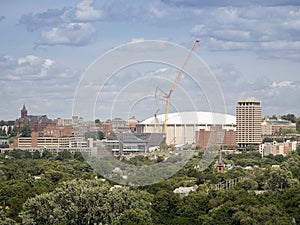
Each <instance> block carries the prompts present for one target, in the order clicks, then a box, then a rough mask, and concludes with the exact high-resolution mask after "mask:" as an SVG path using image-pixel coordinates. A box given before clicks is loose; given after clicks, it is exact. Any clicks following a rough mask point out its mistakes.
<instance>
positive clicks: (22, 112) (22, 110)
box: [21, 104, 27, 118]
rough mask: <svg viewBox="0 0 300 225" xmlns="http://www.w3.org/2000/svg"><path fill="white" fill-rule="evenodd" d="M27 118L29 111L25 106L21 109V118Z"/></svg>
mask: <svg viewBox="0 0 300 225" xmlns="http://www.w3.org/2000/svg"><path fill="white" fill-rule="evenodd" d="M25 116H27V109H26V107H25V104H24V105H23V108H22V109H21V118H24V117H25Z"/></svg>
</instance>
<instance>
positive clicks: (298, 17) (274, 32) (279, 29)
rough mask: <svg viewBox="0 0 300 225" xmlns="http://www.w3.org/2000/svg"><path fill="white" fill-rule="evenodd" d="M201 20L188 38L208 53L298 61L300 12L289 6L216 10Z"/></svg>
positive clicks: (299, 56) (254, 6)
mask: <svg viewBox="0 0 300 225" xmlns="http://www.w3.org/2000/svg"><path fill="white" fill-rule="evenodd" d="M202 18H203V19H202V20H201V23H199V24H196V25H194V27H193V28H192V29H191V34H192V35H193V36H195V37H200V38H201V40H203V41H202V45H204V46H205V47H206V48H208V49H212V50H221V51H222V50H246V51H252V52H255V53H256V54H257V56H258V57H261V58H285V59H289V60H294V61H299V60H300V51H299V48H300V38H299V37H300V22H299V21H300V12H299V9H296V8H295V7H293V6H282V7H275V6H272V7H267V6H259V5H253V6H249V7H220V8H213V9H212V10H211V12H209V13H207V15H206V17H202Z"/></svg>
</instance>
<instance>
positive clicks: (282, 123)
mask: <svg viewBox="0 0 300 225" xmlns="http://www.w3.org/2000/svg"><path fill="white" fill-rule="evenodd" d="M261 128H262V135H275V134H278V133H279V132H280V131H281V130H288V131H290V132H293V131H296V123H292V122H291V121H288V120H282V119H277V120H275V119H266V120H264V121H263V122H262V124H261Z"/></svg>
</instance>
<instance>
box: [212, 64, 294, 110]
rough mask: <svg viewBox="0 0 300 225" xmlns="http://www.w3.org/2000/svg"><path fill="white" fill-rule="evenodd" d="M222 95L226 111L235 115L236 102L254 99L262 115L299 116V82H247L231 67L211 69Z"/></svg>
mask: <svg viewBox="0 0 300 225" xmlns="http://www.w3.org/2000/svg"><path fill="white" fill-rule="evenodd" d="M211 68H212V70H213V72H214V73H215V75H216V78H217V81H218V82H219V83H220V85H221V88H222V90H223V93H224V97H225V101H226V107H227V111H228V112H229V113H232V114H235V112H234V110H235V106H236V101H237V100H239V99H249V98H251V97H254V98H256V99H259V100H261V101H262V106H263V115H264V114H268V115H274V114H286V113H294V114H296V115H300V110H299V107H298V105H297V104H295V102H297V101H298V100H297V99H298V98H299V91H300V81H281V82H274V81H272V80H270V79H267V78H265V77H262V78H260V79H257V80H256V81H255V82H249V81H248V80H247V79H246V78H245V77H243V75H242V74H241V72H239V71H238V70H236V69H235V68H234V67H233V66H232V65H218V66H213V67H211Z"/></svg>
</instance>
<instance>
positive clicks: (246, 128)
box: [236, 100, 261, 147]
mask: <svg viewBox="0 0 300 225" xmlns="http://www.w3.org/2000/svg"><path fill="white" fill-rule="evenodd" d="M236 143H237V145H238V146H239V147H247V146H250V145H259V144H260V143H261V101H258V100H239V101H238V102H237V106H236Z"/></svg>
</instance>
